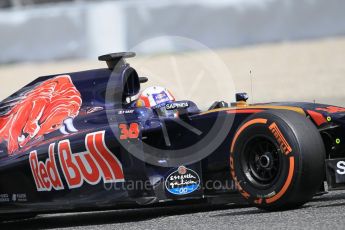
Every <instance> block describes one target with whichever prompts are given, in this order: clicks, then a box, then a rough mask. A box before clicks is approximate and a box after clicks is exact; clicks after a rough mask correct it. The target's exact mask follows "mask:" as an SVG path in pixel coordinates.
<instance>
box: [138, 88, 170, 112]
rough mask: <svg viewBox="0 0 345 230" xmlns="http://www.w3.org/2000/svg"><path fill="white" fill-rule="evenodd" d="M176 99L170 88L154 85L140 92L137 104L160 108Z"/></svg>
mask: <svg viewBox="0 0 345 230" xmlns="http://www.w3.org/2000/svg"><path fill="white" fill-rule="evenodd" d="M174 101H175V97H174V96H173V95H172V94H171V93H170V92H169V90H168V89H166V88H164V87H161V86H152V87H149V88H147V89H145V90H144V91H143V92H142V93H141V94H140V96H139V99H138V100H137V103H136V106H137V107H147V108H153V109H158V108H161V107H164V106H165V105H166V104H167V103H171V102H174Z"/></svg>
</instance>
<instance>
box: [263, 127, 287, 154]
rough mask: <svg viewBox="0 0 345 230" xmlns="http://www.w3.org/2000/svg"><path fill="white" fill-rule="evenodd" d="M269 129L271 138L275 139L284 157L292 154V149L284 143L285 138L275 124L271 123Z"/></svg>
mask: <svg viewBox="0 0 345 230" xmlns="http://www.w3.org/2000/svg"><path fill="white" fill-rule="evenodd" d="M269 129H270V130H271V132H272V134H273V136H274V137H275V138H276V139H277V141H278V143H279V145H280V148H281V150H282V151H283V153H284V154H285V155H288V154H289V153H291V152H292V148H291V146H290V145H289V143H288V142H287V141H286V139H285V137H284V136H283V134H282V132H281V131H280V129H279V128H278V126H277V124H276V123H275V122H273V123H272V124H271V125H270V126H269Z"/></svg>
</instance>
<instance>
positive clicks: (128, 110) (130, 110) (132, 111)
mask: <svg viewBox="0 0 345 230" xmlns="http://www.w3.org/2000/svg"><path fill="white" fill-rule="evenodd" d="M132 113H134V109H127V110H120V111H118V112H117V114H118V115H125V114H132Z"/></svg>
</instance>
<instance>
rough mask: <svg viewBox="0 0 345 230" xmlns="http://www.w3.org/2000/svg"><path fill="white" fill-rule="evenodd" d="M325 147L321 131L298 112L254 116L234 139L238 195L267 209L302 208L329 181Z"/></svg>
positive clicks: (232, 155) (233, 170) (233, 162)
mask: <svg viewBox="0 0 345 230" xmlns="http://www.w3.org/2000/svg"><path fill="white" fill-rule="evenodd" d="M325 155H326V154H325V148H324V145H323V141H322V138H321V136H320V133H319V132H318V130H317V129H316V127H315V126H314V125H313V124H312V122H311V121H310V120H308V119H307V118H306V117H305V116H303V115H301V114H298V113H296V112H293V111H285V110H269V111H265V112H262V113H258V114H254V115H252V116H250V117H249V118H248V119H247V120H246V121H244V122H243V124H242V125H241V126H240V127H239V129H238V130H237V132H236V133H235V135H234V138H233V141H232V145H231V153H230V171H231V175H232V179H233V180H234V181H235V184H236V186H237V189H238V191H239V192H240V193H241V195H242V196H243V197H244V198H245V199H246V200H247V201H248V202H249V203H251V204H253V205H255V206H257V207H258V208H261V209H265V210H283V209H291V208H297V207H298V206H301V205H303V204H304V203H306V202H308V201H309V200H311V199H312V197H313V196H314V195H315V194H316V193H317V191H318V189H319V188H320V185H321V183H322V182H323V179H324V171H325V170H324V160H325Z"/></svg>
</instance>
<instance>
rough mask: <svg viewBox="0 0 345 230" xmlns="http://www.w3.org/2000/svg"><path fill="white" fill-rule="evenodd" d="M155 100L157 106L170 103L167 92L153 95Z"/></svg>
mask: <svg viewBox="0 0 345 230" xmlns="http://www.w3.org/2000/svg"><path fill="white" fill-rule="evenodd" d="M152 97H153V100H154V101H155V102H156V104H157V105H159V104H161V103H164V102H167V101H170V98H169V96H168V95H167V94H166V92H164V91H162V92H161V93H158V94H152Z"/></svg>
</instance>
